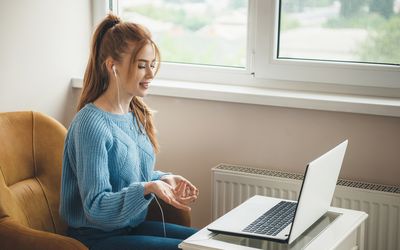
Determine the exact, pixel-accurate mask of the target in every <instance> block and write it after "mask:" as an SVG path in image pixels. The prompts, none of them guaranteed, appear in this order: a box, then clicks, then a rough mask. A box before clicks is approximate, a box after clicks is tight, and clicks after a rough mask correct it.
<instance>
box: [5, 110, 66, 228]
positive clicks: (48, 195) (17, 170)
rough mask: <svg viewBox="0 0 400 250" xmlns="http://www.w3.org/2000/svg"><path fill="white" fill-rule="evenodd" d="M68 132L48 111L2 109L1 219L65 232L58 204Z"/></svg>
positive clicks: (31, 226)
mask: <svg viewBox="0 0 400 250" xmlns="http://www.w3.org/2000/svg"><path fill="white" fill-rule="evenodd" d="M65 135H66V129H65V127H64V126H63V125H61V124H60V123H59V122H57V121H56V120H54V119H53V118H51V117H49V116H46V115H44V114H41V113H38V112H32V111H30V112H9V113H0V220H1V219H2V218H4V217H11V218H13V219H14V220H17V221H18V222H19V223H21V224H23V225H25V226H28V227H30V228H33V229H37V230H41V231H47V232H53V233H57V234H64V231H65V227H66V226H65V223H63V222H62V221H61V219H60V217H59V214H58V208H59V201H60V182H61V165H62V153H63V147H64V139H65Z"/></svg>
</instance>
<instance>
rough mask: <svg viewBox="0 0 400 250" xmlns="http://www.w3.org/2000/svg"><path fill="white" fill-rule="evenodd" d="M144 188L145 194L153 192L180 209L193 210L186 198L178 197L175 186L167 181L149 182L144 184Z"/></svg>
mask: <svg viewBox="0 0 400 250" xmlns="http://www.w3.org/2000/svg"><path fill="white" fill-rule="evenodd" d="M144 189H145V191H144V194H145V195H147V194H149V193H153V194H155V195H156V196H157V197H159V198H160V199H162V200H163V201H165V202H166V203H167V204H170V205H172V206H174V207H176V208H178V209H182V210H185V211H190V210H191V208H190V207H189V206H188V205H187V204H186V203H185V202H184V201H185V199H183V200H182V199H181V198H180V197H178V196H177V195H176V193H175V190H174V188H173V187H172V186H171V185H170V184H168V183H167V182H164V181H161V180H158V181H151V182H147V183H146V184H145V185H144Z"/></svg>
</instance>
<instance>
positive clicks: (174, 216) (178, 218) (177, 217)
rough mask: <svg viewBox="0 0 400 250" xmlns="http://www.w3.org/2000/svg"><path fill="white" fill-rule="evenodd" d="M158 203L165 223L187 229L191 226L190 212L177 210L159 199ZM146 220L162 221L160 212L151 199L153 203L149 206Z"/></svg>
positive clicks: (154, 201)
mask: <svg viewBox="0 0 400 250" xmlns="http://www.w3.org/2000/svg"><path fill="white" fill-rule="evenodd" d="M158 201H159V202H160V205H161V207H162V209H163V211H164V219H165V222H168V223H174V224H178V225H182V226H187V227H190V226H191V218H190V212H187V211H183V210H181V209H177V208H175V207H173V206H171V205H169V204H167V203H165V202H164V201H163V200H161V199H158ZM146 220H157V221H161V220H162V217H161V211H160V208H159V207H158V204H157V202H156V200H155V199H153V201H152V202H151V203H150V205H149V208H148V212H147V217H146Z"/></svg>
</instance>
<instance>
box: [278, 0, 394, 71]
mask: <svg viewBox="0 0 400 250" xmlns="http://www.w3.org/2000/svg"><path fill="white" fill-rule="evenodd" d="M280 4H281V6H280V7H281V9H280V31H279V49H278V58H297V59H315V60H333V61H348V62H364V63H383V64H400V0H281V1H280Z"/></svg>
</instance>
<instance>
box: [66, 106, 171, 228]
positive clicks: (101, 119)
mask: <svg viewBox="0 0 400 250" xmlns="http://www.w3.org/2000/svg"><path fill="white" fill-rule="evenodd" d="M142 131H144V130H143V128H142ZM154 164H155V155H154V150H153V147H152V145H151V143H150V140H149V138H148V136H147V135H146V134H144V133H142V132H141V131H140V130H139V128H138V125H137V122H136V118H135V116H134V114H133V113H128V114H125V115H117V114H112V113H108V112H105V111H102V110H100V109H99V108H97V107H96V106H94V105H93V104H88V105H86V106H85V107H84V108H83V109H82V110H81V111H79V112H78V114H77V115H76V116H75V118H74V120H73V121H72V123H71V126H70V128H69V129H68V133H67V137H66V139H65V146H64V158H63V172H62V182H61V201H60V215H61V216H62V218H64V220H65V221H66V222H67V224H68V225H69V226H71V227H74V228H79V227H91V228H98V229H102V230H105V231H111V230H114V229H118V228H123V227H126V226H136V225H138V224H139V223H141V222H143V221H144V219H145V217H146V213H147V206H148V205H149V203H150V201H151V199H152V197H151V196H150V195H148V196H144V184H145V182H147V181H149V180H157V179H160V178H161V176H163V175H165V173H163V172H161V171H154Z"/></svg>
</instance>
